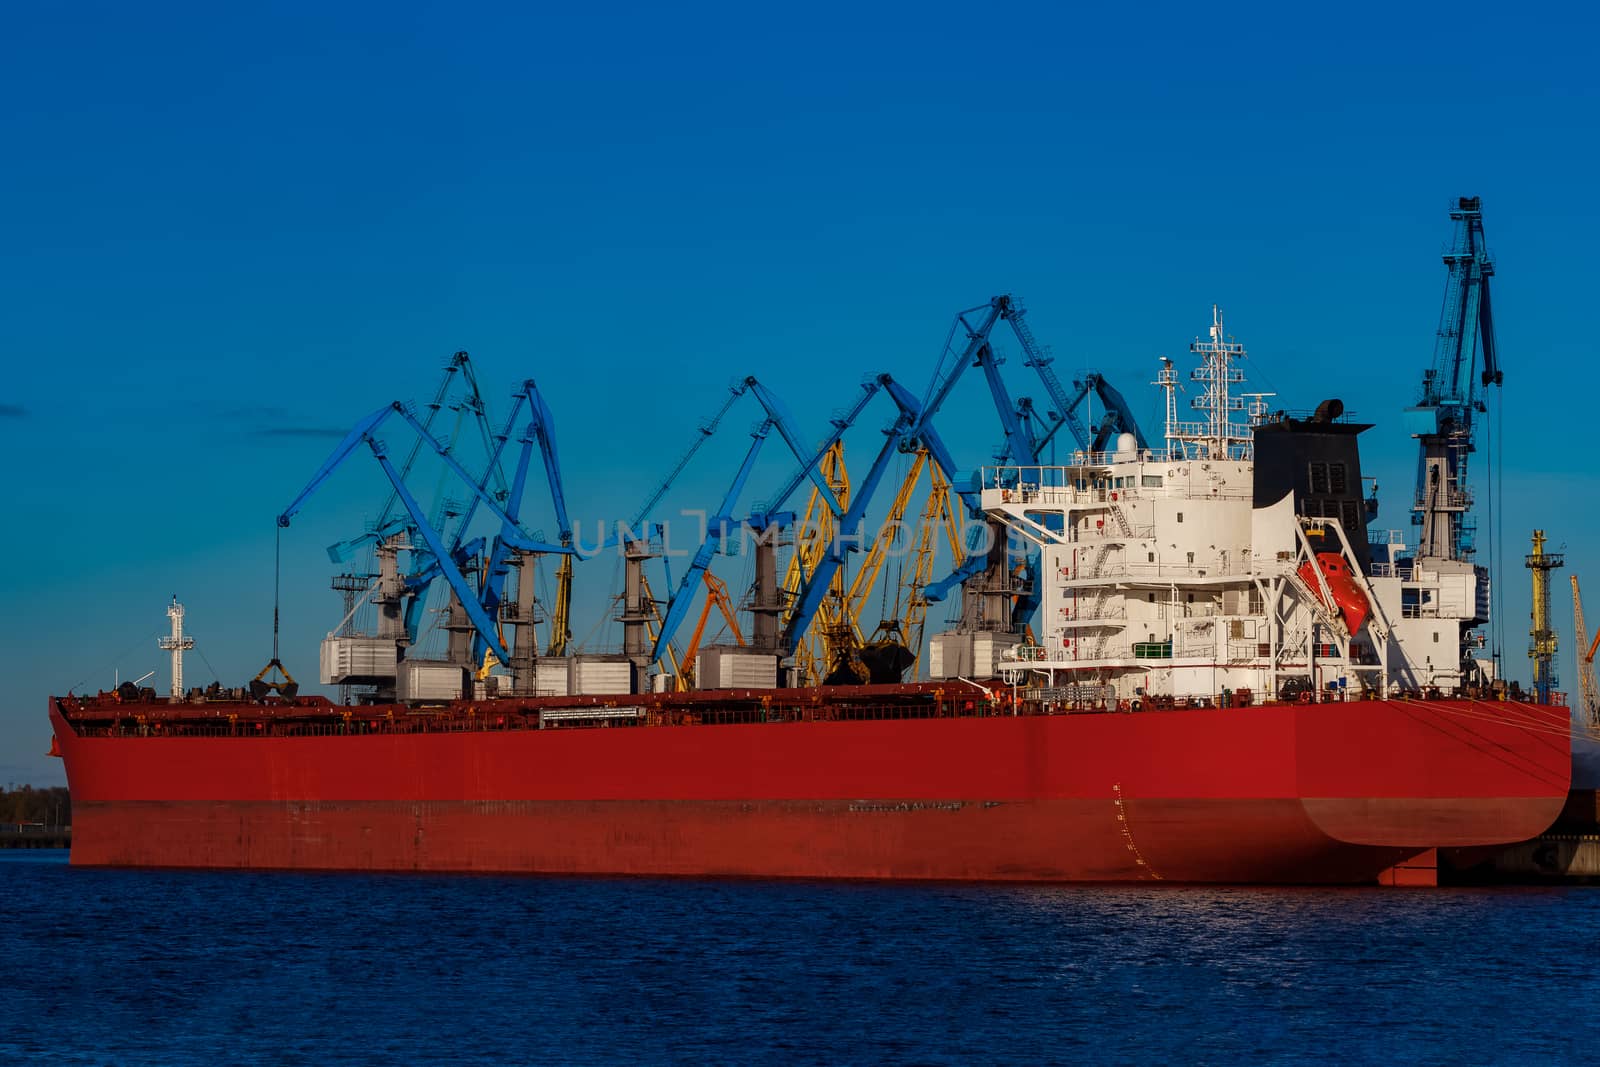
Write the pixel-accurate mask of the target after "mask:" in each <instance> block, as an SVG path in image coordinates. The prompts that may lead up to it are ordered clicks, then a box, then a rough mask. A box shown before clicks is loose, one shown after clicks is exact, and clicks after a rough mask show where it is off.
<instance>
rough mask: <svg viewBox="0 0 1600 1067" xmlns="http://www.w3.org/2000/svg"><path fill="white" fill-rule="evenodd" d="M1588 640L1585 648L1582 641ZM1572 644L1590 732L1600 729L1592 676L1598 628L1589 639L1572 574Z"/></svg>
mask: <svg viewBox="0 0 1600 1067" xmlns="http://www.w3.org/2000/svg"><path fill="white" fill-rule="evenodd" d="M1585 641H1589V647H1588V649H1587V650H1583V648H1584V642H1585ZM1572 646H1573V649H1572V650H1573V652H1574V653H1575V654H1576V656H1577V659H1578V688H1579V690H1580V691H1581V692H1582V694H1583V719H1584V723H1585V724H1586V725H1587V726H1588V728H1589V730H1590V732H1591V733H1593V732H1594V731H1596V730H1600V684H1597V683H1596V682H1595V677H1594V654H1595V652H1596V650H1600V630H1596V631H1595V635H1594V639H1593V640H1592V641H1590V640H1589V628H1588V627H1587V626H1586V625H1584V621H1583V597H1582V596H1581V595H1580V594H1579V593H1578V576H1577V575H1576V574H1574V575H1573V576H1572Z"/></svg>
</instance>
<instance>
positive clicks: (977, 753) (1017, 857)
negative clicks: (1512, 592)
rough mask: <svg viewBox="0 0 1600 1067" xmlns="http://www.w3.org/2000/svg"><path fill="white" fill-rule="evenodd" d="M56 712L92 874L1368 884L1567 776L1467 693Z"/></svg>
mask: <svg viewBox="0 0 1600 1067" xmlns="http://www.w3.org/2000/svg"><path fill="white" fill-rule="evenodd" d="M175 710H176V709H175ZM480 713H482V709H480ZM146 714H148V715H151V716H158V715H160V714H161V710H160V709H159V708H155V707H152V708H149V709H148V710H147V711H146ZM51 717H52V722H53V724H54V726H55V730H56V735H57V739H58V741H59V744H60V746H61V749H62V754H63V757H64V759H65V762H66V769H67V775H68V780H69V783H70V786H71V788H72V790H73V800H74V805H73V807H74V822H75V826H74V836H75V840H74V842H73V854H72V862H73V863H74V864H80V865H112V866H171V867H186V866H199V867H250V868H289V869H359V870H441V871H444V870H448V871H512V872H535V873H605V874H637V875H735V876H755V877H806V878H896V879H899V878H905V879H958V880H1016V879H1024V880H1049V881H1133V880H1141V879H1150V878H1161V879H1165V880H1169V881H1186V882H1301V883H1304V882H1319V883H1358V882H1370V881H1372V880H1374V879H1376V878H1377V877H1378V876H1379V874H1380V872H1382V871H1384V870H1386V869H1388V868H1390V867H1393V866H1395V865H1396V864H1399V863H1402V862H1404V861H1405V860H1407V859H1409V858H1411V857H1414V856H1417V855H1418V854H1420V853H1423V852H1425V851H1426V850H1428V849H1431V848H1436V847H1460V846H1470V845H1485V844H1495V843H1501V842H1511V841H1517V840H1523V839H1526V838H1529V837H1532V836H1534V835H1536V834H1538V833H1540V832H1541V831H1543V830H1544V829H1545V828H1546V827H1547V826H1548V825H1549V823H1550V822H1551V821H1552V820H1553V819H1554V818H1555V816H1556V815H1557V814H1558V813H1559V812H1560V810H1561V806H1562V803H1563V801H1564V800H1565V797H1566V793H1567V788H1568V784H1569V769H1570V741H1569V740H1568V739H1567V729H1568V713H1567V711H1566V709H1564V708H1556V707H1537V706H1533V705H1524V704H1509V703H1508V704H1486V703H1474V702H1469V701H1429V702H1405V701H1352V702H1348V703H1342V704H1321V705H1269V706H1262V707H1252V708H1231V709H1186V710H1173V711H1144V712H1139V713H1134V714H1117V713H1087V714H1070V715H1067V714H1060V715H1032V716H1028V715H1024V716H1020V717H993V718H922V719H902V720H887V721H840V722H773V723H750V724H743V725H727V726H706V725H700V726H685V727H665V726H663V727H633V728H617V729H609V728H580V729H558V730H543V731H541V730H504V731H492V730H489V731H470V732H460V733H398V734H385V733H379V734H368V735H361V734H357V735H349V736H338V735H333V736H314V737H254V736H242V737H214V736H197V737H159V736H150V737H143V736H83V737H80V736H78V735H77V734H75V733H74V731H73V730H72V728H71V726H70V725H69V724H68V722H67V720H66V719H65V718H64V717H63V716H62V714H61V711H60V709H59V708H58V707H57V706H55V705H52V709H51Z"/></svg>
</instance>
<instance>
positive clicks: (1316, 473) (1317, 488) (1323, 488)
mask: <svg viewBox="0 0 1600 1067" xmlns="http://www.w3.org/2000/svg"><path fill="white" fill-rule="evenodd" d="M1311 491H1312V492H1313V493H1316V494H1318V495H1319V496H1320V495H1321V494H1323V493H1326V492H1327V491H1328V465H1327V464H1326V463H1313V464H1311Z"/></svg>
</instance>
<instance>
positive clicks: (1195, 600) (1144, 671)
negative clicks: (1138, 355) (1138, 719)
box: [982, 311, 1488, 707]
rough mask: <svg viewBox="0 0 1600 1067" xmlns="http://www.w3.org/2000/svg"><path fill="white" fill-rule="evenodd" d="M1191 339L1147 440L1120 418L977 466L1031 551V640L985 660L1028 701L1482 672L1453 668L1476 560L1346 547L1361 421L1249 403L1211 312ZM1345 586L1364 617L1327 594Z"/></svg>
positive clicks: (1263, 691)
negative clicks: (1183, 393) (1298, 414)
mask: <svg viewBox="0 0 1600 1067" xmlns="http://www.w3.org/2000/svg"><path fill="white" fill-rule="evenodd" d="M1191 350H1192V351H1193V352H1195V353H1196V354H1197V355H1198V356H1199V357H1200V360H1201V363H1200V367H1199V368H1198V369H1196V370H1195V371H1194V373H1193V374H1192V375H1191V381H1193V382H1197V383H1199V384H1200V395H1199V396H1198V397H1196V399H1195V400H1194V401H1193V407H1194V409H1195V410H1196V412H1197V413H1198V415H1199V416H1200V417H1199V418H1198V419H1197V420H1196V421H1194V422H1180V421H1179V420H1178V419H1177V405H1176V402H1175V392H1176V389H1177V376H1176V374H1175V373H1173V371H1172V369H1171V363H1170V361H1164V369H1163V372H1162V373H1161V375H1160V377H1159V378H1158V380H1157V382H1156V383H1155V384H1157V385H1158V386H1160V387H1161V388H1162V389H1163V390H1164V391H1165V392H1166V394H1167V401H1168V403H1167V412H1168V417H1167V426H1166V433H1165V444H1166V447H1165V448H1162V449H1140V448H1138V447H1137V445H1136V442H1135V439H1134V437H1133V436H1132V435H1131V434H1124V435H1122V437H1121V438H1120V439H1119V440H1118V441H1117V443H1116V448H1115V450H1114V451H1111V452H1105V453H1095V454H1088V453H1078V454H1076V455H1075V456H1074V457H1073V462H1072V463H1071V464H1068V465H1065V466H1039V467H992V468H987V469H985V470H984V471H983V472H982V501H983V507H984V509H985V511H986V512H987V513H988V514H989V515H990V516H991V517H993V518H995V519H997V520H999V521H1001V522H1003V523H1004V524H1005V526H1006V527H1007V528H1009V529H1010V530H1012V531H1015V532H1016V533H1017V534H1020V535H1021V536H1022V537H1024V538H1026V539H1027V540H1028V541H1031V542H1032V543H1033V544H1034V545H1037V546H1038V548H1039V551H1040V563H1039V567H1038V576H1037V582H1038V587H1039V588H1038V594H1039V599H1040V607H1039V613H1038V615H1037V617H1036V619H1035V620H1034V623H1033V626H1032V628H1031V631H1030V632H1031V640H1028V641H1025V642H1023V643H1020V644H1017V645H1015V646H1014V647H1011V648H1008V649H1006V650H1004V651H1003V652H1002V653H1001V656H1000V659H999V673H1000V675H1001V676H1002V677H1004V678H1005V679H1007V680H1008V681H1010V682H1012V683H1013V684H1015V685H1017V686H1019V687H1021V686H1025V687H1027V688H1029V689H1030V690H1044V691H1047V692H1045V693H1044V694H1043V698H1044V699H1047V700H1059V701H1061V702H1064V703H1069V704H1083V705H1086V706H1114V705H1119V704H1126V705H1127V706H1130V707H1131V706H1133V705H1134V704H1135V703H1136V702H1143V703H1147V704H1148V703H1152V702H1153V703H1162V702H1164V701H1166V700H1173V701H1189V702H1196V703H1203V702H1223V701H1227V702H1244V701H1255V702H1260V701H1262V700H1266V699H1285V698H1288V699H1294V698H1299V699H1316V698H1317V695H1318V694H1320V695H1321V696H1322V698H1323V699H1342V698H1346V697H1349V698H1354V697H1356V696H1359V695H1363V694H1365V695H1373V696H1376V695H1380V694H1382V695H1392V694H1394V693H1396V692H1409V691H1419V692H1421V691H1426V690H1429V689H1433V688H1437V689H1439V690H1441V691H1451V690H1456V689H1459V688H1463V687H1464V686H1467V685H1475V684H1481V683H1484V682H1487V681H1488V679H1487V678H1486V677H1482V676H1479V677H1475V678H1463V671H1462V666H1461V664H1462V661H1463V656H1462V641H1463V636H1464V635H1466V636H1468V637H1471V636H1473V635H1472V634H1471V629H1470V628H1471V627H1472V626H1473V625H1476V624H1478V623H1481V622H1483V621H1485V620H1486V619H1487V615H1488V612H1487V603H1488V583H1487V575H1486V573H1485V572H1484V571H1483V568H1481V567H1474V566H1472V565H1471V564H1459V563H1458V564H1452V565H1451V567H1450V569H1449V573H1445V572H1444V571H1443V570H1441V569H1440V568H1438V567H1432V568H1430V567H1428V566H1426V562H1427V561H1423V563H1420V564H1419V563H1418V562H1416V561H1412V560H1408V559H1407V557H1406V556H1405V554H1404V551H1403V550H1404V545H1403V544H1402V543H1401V542H1400V539H1399V537H1398V535H1390V534H1386V535H1385V538H1384V540H1383V542H1382V544H1381V545H1375V546H1372V547H1370V548H1369V547H1368V546H1367V544H1366V543H1365V542H1366V521H1367V518H1368V512H1367V506H1366V502H1365V501H1364V500H1363V499H1362V497H1361V485H1360V481H1359V459H1358V456H1357V453H1356V449H1355V435H1356V434H1357V433H1359V432H1360V430H1361V429H1363V427H1360V426H1355V425H1352V424H1347V423H1342V422H1340V421H1339V419H1338V417H1339V414H1340V412H1341V411H1342V406H1341V405H1339V404H1338V403H1337V402H1336V401H1330V402H1328V403H1327V404H1325V405H1324V406H1323V408H1321V409H1319V411H1318V413H1317V415H1316V416H1314V417H1311V418H1308V419H1299V420H1296V419H1289V418H1287V417H1286V416H1277V417H1274V418H1269V417H1268V416H1267V412H1266V404H1265V403H1264V398H1265V396H1266V395H1269V394H1245V393H1241V392H1239V391H1238V387H1239V386H1240V385H1242V383H1243V375H1242V373H1241V372H1240V371H1239V370H1238V367H1237V362H1238V361H1239V360H1241V359H1243V358H1244V356H1245V352H1244V349H1243V347H1242V346H1240V345H1238V344H1237V343H1235V342H1233V341H1232V340H1231V339H1229V338H1228V337H1226V336H1225V334H1224V332H1223V325H1222V319H1221V315H1220V313H1218V312H1215V311H1214V312H1213V321H1212V326H1211V331H1210V337H1209V339H1208V340H1204V341H1196V343H1195V344H1194V345H1192V346H1191ZM1246 398H1249V399H1250V401H1251V402H1250V404H1249V405H1248V407H1247V405H1246ZM1236 416H1242V418H1241V417H1236ZM1258 449H1260V450H1261V451H1262V453H1263V454H1262V455H1260V456H1258V455H1257V451H1258ZM1269 450H1271V451H1272V455H1271V456H1270V457H1269V456H1267V454H1266V453H1267V452H1268V451H1269ZM1258 465H1260V466H1261V467H1262V470H1261V471H1260V472H1259V476H1260V477H1261V478H1263V479H1268V480H1266V481H1263V482H1262V485H1261V488H1262V489H1263V490H1265V489H1267V487H1271V488H1270V490H1269V491H1266V492H1263V491H1258V485H1257V482H1258ZM1280 489H1281V491H1280ZM1263 496H1265V497H1266V499H1263ZM1374 506H1375V505H1374ZM1358 545H1359V550H1358V547H1357V546H1358ZM1341 581H1342V582H1344V583H1345V585H1344V586H1342V587H1341V586H1340V585H1339V583H1340V582H1341ZM1341 588H1342V589H1343V590H1345V592H1343V593H1341V591H1340V590H1341ZM1352 588H1353V589H1354V591H1355V599H1358V600H1364V601H1366V609H1367V610H1366V611H1365V613H1363V612H1361V611H1359V610H1356V611H1353V612H1352V611H1349V610H1346V609H1347V607H1348V604H1349V603H1350V602H1351V601H1352V596H1351V595H1350V592H1349V591H1350V590H1351V589H1352ZM1352 618H1353V619H1354V620H1355V622H1356V629H1355V632H1352V631H1351V629H1350V626H1349V621H1350V620H1351V619H1352ZM1301 694H1308V695H1307V696H1301Z"/></svg>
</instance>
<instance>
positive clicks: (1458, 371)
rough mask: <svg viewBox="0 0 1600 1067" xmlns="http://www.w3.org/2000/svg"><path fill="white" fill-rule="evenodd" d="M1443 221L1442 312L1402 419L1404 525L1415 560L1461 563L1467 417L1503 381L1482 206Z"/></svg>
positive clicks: (1469, 432)
mask: <svg viewBox="0 0 1600 1067" xmlns="http://www.w3.org/2000/svg"><path fill="white" fill-rule="evenodd" d="M1450 218H1451V220H1452V221H1453V222H1454V223H1455V236H1454V240H1453V241H1452V243H1451V248H1450V251H1449V252H1447V253H1445V256H1444V264H1445V269H1446V272H1447V273H1446V278H1445V288H1444V305H1443V307H1442V309H1441V310H1440V313H1439V330H1438V334H1437V336H1436V338H1435V340H1434V348H1433V365H1432V366H1430V367H1429V368H1428V369H1427V370H1425V371H1423V374H1422V391H1421V397H1420V399H1419V400H1418V402H1417V404H1416V406H1415V407H1412V408H1409V409H1407V412H1406V416H1407V423H1408V425H1409V426H1410V428H1411V430H1412V436H1414V437H1416V438H1417V439H1418V441H1419V442H1420V445H1419V449H1418V456H1417V493H1416V499H1415V502H1414V504H1413V511H1412V517H1411V521H1412V524H1413V525H1416V526H1419V527H1421V534H1420V536H1419V538H1418V543H1417V555H1418V557H1421V558H1427V559H1450V560H1465V559H1470V558H1471V556H1472V554H1473V548H1474V546H1473V537H1472V532H1473V531H1472V524H1471V520H1470V518H1469V516H1468V513H1469V512H1470V510H1471V508H1472V491H1471V487H1470V486H1469V484H1468V481H1467V457H1468V456H1470V455H1471V454H1472V452H1473V451H1474V450H1475V443H1474V439H1473V415H1474V414H1475V413H1481V412H1484V411H1485V410H1487V409H1486V407H1485V405H1484V402H1483V399H1482V398H1481V397H1480V396H1479V394H1478V390H1479V388H1480V387H1481V388H1483V389H1484V390H1485V391H1487V389H1488V387H1489V386H1491V385H1499V384H1500V383H1501V380H1502V378H1503V375H1502V373H1501V371H1500V357H1499V352H1498V350H1497V348H1496V345H1495V336H1494V313H1493V311H1492V309H1491V305H1490V303H1489V279H1490V278H1492V277H1494V262H1493V261H1492V260H1491V259H1490V258H1489V251H1488V248H1487V246H1486V244H1485V241H1484V234H1483V210H1482V201H1481V200H1480V199H1479V198H1478V197H1476V196H1472V197H1466V196H1464V197H1461V198H1460V199H1459V200H1458V201H1457V203H1456V208H1455V210H1453V211H1451V212H1450ZM1480 349H1481V350H1482V352H1483V368H1482V370H1481V371H1480V370H1479V369H1478V365H1477V360H1478V352H1479V350H1480Z"/></svg>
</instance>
